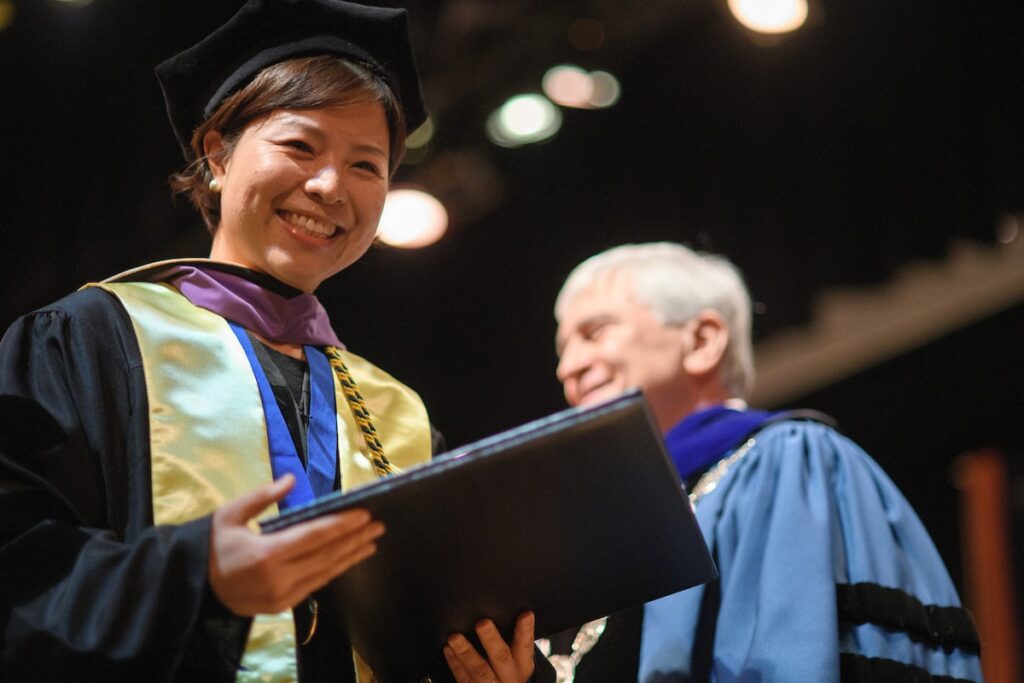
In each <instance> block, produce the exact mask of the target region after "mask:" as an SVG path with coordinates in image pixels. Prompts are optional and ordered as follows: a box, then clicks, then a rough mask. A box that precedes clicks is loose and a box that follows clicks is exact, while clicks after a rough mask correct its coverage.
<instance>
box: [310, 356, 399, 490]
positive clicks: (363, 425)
mask: <svg viewBox="0 0 1024 683" xmlns="http://www.w3.org/2000/svg"><path fill="white" fill-rule="evenodd" d="M324 352H325V353H326V355H327V360H328V361H329V362H330V364H331V368H332V369H333V370H334V373H335V374H336V375H337V376H338V380H339V382H341V390H342V392H344V394H345V399H346V400H347V401H348V407H349V408H351V410H352V417H354V418H355V421H356V426H358V427H359V431H360V432H362V434H363V440H364V441H365V442H366V447H367V448H368V449H369V451H370V461H371V462H372V463H373V469H374V470H376V472H377V476H378V477H388V476H391V475H392V474H394V473H395V471H396V470H395V468H394V466H393V465H392V464H391V463H390V462H388V459H387V457H386V456H385V455H384V447H383V446H382V445H381V443H380V439H379V438H378V437H377V429H376V428H375V427H374V426H373V421H372V419H371V417H370V411H369V410H367V408H366V401H364V400H363V395H362V394H360V393H359V388H358V387H356V382H355V380H354V379H352V375H351V374H350V373H349V371H348V368H347V367H346V366H345V361H344V360H342V358H341V351H340V350H339V349H338V348H337V347H335V346H328V347H326V348H325V349H324Z"/></svg>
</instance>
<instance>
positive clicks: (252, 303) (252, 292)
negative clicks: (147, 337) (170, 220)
mask: <svg viewBox="0 0 1024 683" xmlns="http://www.w3.org/2000/svg"><path fill="white" fill-rule="evenodd" d="M161 279H163V280H164V281H166V282H170V283H171V284H173V285H174V286H175V287H176V288H177V289H178V291H180V292H181V293H182V295H183V296H184V297H185V298H186V299H188V300H189V301H191V302H192V303H193V304H195V305H196V306H198V307H199V308H205V309H206V310H208V311H212V312H214V313H216V314H217V315H220V316H223V317H225V318H227V319H228V320H231V321H233V322H236V323H238V324H239V325H241V326H242V327H244V328H246V329H248V330H252V331H253V332H255V333H256V334H258V335H260V336H261V337H264V338H266V339H269V340H271V341H275V342H282V343H288V344H310V345H312V346H327V345H331V346H337V347H339V348H345V347H344V345H343V344H342V343H341V341H339V340H338V336H337V335H336V334H335V333H334V329H333V328H332V327H331V321H330V319H328V317H327V311H325V310H324V307H323V306H321V305H320V301H319V300H317V298H316V297H315V296H314V295H312V294H299V295H297V296H293V297H285V296H282V295H280V294H277V293H275V292H271V291H269V290H267V289H266V288H264V287H261V286H260V285H258V284H256V283H255V282H251V281H249V280H247V279H245V278H244V277H242V276H241V275H235V274H233V273H227V272H224V271H220V270H214V269H212V268H210V269H206V268H203V267H202V266H200V265H193V264H189V265H180V266H177V267H174V268H173V269H172V270H171V271H170V272H167V271H165V274H164V275H163V277H162V278H161Z"/></svg>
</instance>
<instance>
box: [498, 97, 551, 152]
mask: <svg viewBox="0 0 1024 683" xmlns="http://www.w3.org/2000/svg"><path fill="white" fill-rule="evenodd" d="M561 126H562V113H561V112H560V111H559V109H558V107H556V106H555V105H554V104H552V102H551V100H549V99H548V98H546V97H544V96H543V95H539V94H536V93H531V94H527V95H516V96H515V97H512V98H509V100H508V101H507V102H505V104H503V105H501V107H500V108H499V109H497V110H496V111H494V112H493V113H491V115H490V116H489V117H488V118H487V135H488V137H490V139H491V141H492V142H494V143H495V144H497V145H501V146H502V147H518V146H519V145H525V144H529V143H533V142H541V141H542V140H547V139H548V138H550V137H551V136H552V135H554V134H555V133H557V132H558V129H559V128H561Z"/></svg>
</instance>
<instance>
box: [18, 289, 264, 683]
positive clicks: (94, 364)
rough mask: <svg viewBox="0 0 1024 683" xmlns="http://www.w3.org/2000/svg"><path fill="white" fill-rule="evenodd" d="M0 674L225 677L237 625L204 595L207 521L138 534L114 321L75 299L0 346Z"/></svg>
mask: <svg viewBox="0 0 1024 683" xmlns="http://www.w3.org/2000/svg"><path fill="white" fill-rule="evenodd" d="M0 396H2V397H3V398H2V399H0V401H2V403H0V586H2V587H3V589H2V591H0V629H2V633H3V637H2V644H0V648H2V649H0V678H2V679H3V680H63V679H66V678H67V677H68V676H72V677H74V676H75V675H76V674H75V673H74V672H75V671H78V672H82V671H88V672H89V675H90V677H91V678H95V679H102V678H105V677H106V678H110V679H114V680H187V679H189V678H191V679H193V680H233V678H234V672H235V669H236V667H237V662H238V659H239V658H240V656H241V650H242V648H243V647H244V642H245V638H246V635H247V632H248V625H249V620H246V619H243V618H241V617H236V616H234V615H232V614H230V613H229V612H228V611H227V610H226V609H225V608H224V607H223V606H222V605H221V604H220V603H219V601H217V599H216V598H215V596H213V594H212V592H211V591H210V589H209V587H208V585H207V578H206V577H207V562H208V552H209V534H210V518H209V516H207V517H203V518H200V519H198V520H195V521H193V522H190V523H187V524H183V525H180V526H159V527H154V526H152V504H151V493H150V491H151V488H150V480H149V477H150V474H149V447H148V438H149V435H148V413H147V403H146V392H145V380H144V376H143V373H142V365H141V360H140V358H139V351H138V346H137V344H136V342H135V338H134V334H133V332H132V329H131V324H130V321H129V320H128V318H127V316H126V314H125V313H124V311H123V310H122V309H121V308H120V306H119V304H117V303H116V301H115V300H114V299H113V298H112V297H110V296H109V295H108V294H107V293H105V292H103V291H101V290H98V289H90V290H85V291H82V292H78V293H76V294H73V295H71V296H70V297H67V298H65V299H63V300H61V301H60V302H57V303H56V304H54V305H53V306H51V307H49V308H47V309H43V310H40V311H37V312H35V313H32V314H29V315H27V316H25V317H24V318H22V319H20V320H19V321H18V322H16V323H15V325H14V326H12V328H11V329H10V330H8V332H7V333H6V334H5V335H4V338H3V341H2V342H0Z"/></svg>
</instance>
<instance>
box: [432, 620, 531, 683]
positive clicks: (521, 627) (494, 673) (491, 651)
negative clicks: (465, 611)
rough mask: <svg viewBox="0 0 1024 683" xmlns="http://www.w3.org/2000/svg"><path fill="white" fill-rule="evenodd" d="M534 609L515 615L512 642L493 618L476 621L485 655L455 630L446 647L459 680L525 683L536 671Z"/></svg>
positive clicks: (460, 681) (471, 682)
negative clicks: (507, 640)
mask: <svg viewBox="0 0 1024 683" xmlns="http://www.w3.org/2000/svg"><path fill="white" fill-rule="evenodd" d="M533 627H534V617H533V613H532V612H523V613H522V614H520V615H519V617H518V618H517V619H516V628H515V635H514V637H513V641H512V645H511V646H510V645H509V644H508V643H506V642H505V639H504V638H503V637H502V636H501V632H500V631H498V628H497V627H496V626H495V625H494V622H493V621H491V620H490V619H483V620H481V621H480V622H478V623H477V624H476V627H475V630H476V634H477V637H478V638H479V639H480V644H481V645H482V646H483V648H484V653H485V654H486V659H485V658H484V657H483V656H482V655H481V654H480V653H479V652H477V651H476V650H475V649H474V648H473V646H472V644H470V642H469V641H468V640H467V639H466V638H465V636H463V635H462V634H460V633H455V634H453V635H452V636H451V637H450V638H449V639H448V644H447V645H446V646H445V648H444V657H445V660H446V661H447V662H448V668H449V669H451V670H452V674H453V675H454V676H455V680H456V681H457V683H523V682H524V681H527V680H528V679H529V678H530V676H532V675H533Z"/></svg>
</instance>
